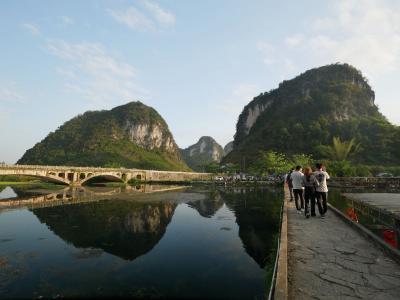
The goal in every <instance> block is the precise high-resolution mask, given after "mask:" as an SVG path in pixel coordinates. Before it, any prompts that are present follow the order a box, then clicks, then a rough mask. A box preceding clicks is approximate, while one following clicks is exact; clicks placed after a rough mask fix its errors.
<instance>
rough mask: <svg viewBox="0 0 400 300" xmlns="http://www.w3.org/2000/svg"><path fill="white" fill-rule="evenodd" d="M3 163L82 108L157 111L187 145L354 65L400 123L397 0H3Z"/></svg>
mask: <svg viewBox="0 0 400 300" xmlns="http://www.w3.org/2000/svg"><path fill="white" fill-rule="evenodd" d="M0 39H1V40H0V70H1V72H0V162H2V161H4V162H6V163H15V162H16V161H17V160H18V159H19V158H20V157H21V156H22V155H23V153H24V152H25V151H26V150H27V149H29V148H31V147H33V146H34V145H35V144H36V143H37V142H40V141H41V140H42V139H43V138H45V137H46V136H47V134H48V133H49V132H51V131H55V130H56V129H57V128H58V127H59V126H61V125H62V124H63V123H64V122H66V121H68V120H69V119H71V118H72V117H74V116H76V115H78V114H82V113H84V112H85V111H87V110H101V109H111V108H113V107H115V106H118V105H122V104H125V103H128V102H130V101H141V102H143V103H145V104H146V105H149V106H152V107H153V108H155V109H156V110H157V111H158V112H159V113H160V114H161V116H162V117H163V118H164V119H165V120H166V121H167V123H168V125H169V128H170V130H171V132H172V134H173V135H174V138H175V141H176V143H177V144H178V146H179V147H181V148H186V147H188V146H189V145H191V144H194V143H195V142H197V140H198V139H199V138H200V137H201V136H204V135H209V136H212V137H214V138H215V140H216V141H217V142H218V143H220V144H221V145H222V146H224V145H225V144H226V143H228V142H229V141H231V140H232V139H233V135H234V134H235V128H236V121H237V119H238V116H239V114H240V112H241V111H242V109H243V107H244V106H245V105H246V104H247V103H249V102H250V101H251V100H252V99H253V97H255V96H257V95H259V94H260V93H263V92H266V91H269V90H271V89H274V88H277V87H278V84H279V82H281V81H282V80H288V79H291V78H293V77H295V76H297V75H298V74H300V73H303V72H304V71H306V70H308V69H311V68H315V67H318V66H322V65H326V64H331V63H336V62H341V63H344V62H346V63H349V64H351V65H353V66H355V67H356V68H357V69H359V70H360V71H361V72H362V73H363V75H364V76H365V77H366V78H367V79H368V81H369V83H370V85H371V86H372V88H373V90H374V91H375V96H376V97H375V98H376V101H375V103H376V104H377V105H378V107H379V109H380V111H381V112H382V113H383V114H384V115H385V116H386V117H387V118H388V120H389V121H390V122H392V123H394V124H397V125H400V113H399V112H400V104H399V103H400V102H399V96H398V95H399V83H400V1H398V0H376V1H375V0H326V1H320V0H302V1H294V0H293V1H269V0H252V1H248V0H201V1H195V0H159V1H156V0H95V1H94V0H85V1H81V0H68V1H67V0H64V1H61V0H60V1H50V0H49V1H45V0H29V1H28V0H19V1H5V0H4V1H0Z"/></svg>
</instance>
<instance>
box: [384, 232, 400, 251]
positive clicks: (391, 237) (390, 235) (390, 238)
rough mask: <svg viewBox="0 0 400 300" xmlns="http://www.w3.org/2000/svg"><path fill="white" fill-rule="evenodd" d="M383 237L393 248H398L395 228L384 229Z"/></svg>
mask: <svg viewBox="0 0 400 300" xmlns="http://www.w3.org/2000/svg"><path fill="white" fill-rule="evenodd" d="M383 239H384V240H385V242H386V243H388V244H389V245H390V246H392V247H393V248H395V249H397V245H398V244H397V241H396V233H395V232H394V231H393V230H389V229H386V230H384V231H383Z"/></svg>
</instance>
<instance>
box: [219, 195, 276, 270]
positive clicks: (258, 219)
mask: <svg viewBox="0 0 400 300" xmlns="http://www.w3.org/2000/svg"><path fill="white" fill-rule="evenodd" d="M248 191H249V190H246V189H243V188H242V189H235V190H226V191H221V194H222V195H223V199H224V201H225V203H226V205H227V206H228V207H229V208H230V209H231V210H232V211H234V213H235V216H236V222H237V224H238V225H239V237H240V239H241V240H242V242H243V246H244V248H245V250H246V252H247V253H248V254H249V255H250V256H251V257H252V258H253V259H254V260H255V261H256V262H257V264H258V265H259V266H260V267H261V268H264V267H265V266H266V265H267V264H270V263H273V260H274V257H275V253H274V251H275V247H274V246H273V245H274V243H275V242H276V238H277V234H278V232H279V226H280V223H279V219H280V211H281V204H282V199H283V196H282V195H281V193H279V192H278V191H271V190H268V189H261V188H259V189H254V190H253V191H252V192H251V193H249V192H248Z"/></svg>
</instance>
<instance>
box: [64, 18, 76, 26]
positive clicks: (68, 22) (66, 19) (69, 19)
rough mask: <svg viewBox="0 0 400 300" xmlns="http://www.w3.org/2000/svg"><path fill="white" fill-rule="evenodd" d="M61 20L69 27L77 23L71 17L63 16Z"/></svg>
mask: <svg viewBox="0 0 400 300" xmlns="http://www.w3.org/2000/svg"><path fill="white" fill-rule="evenodd" d="M61 20H62V21H63V22H64V23H65V24H68V25H72V24H74V23H75V21H74V19H72V18H71V17H68V16H61Z"/></svg>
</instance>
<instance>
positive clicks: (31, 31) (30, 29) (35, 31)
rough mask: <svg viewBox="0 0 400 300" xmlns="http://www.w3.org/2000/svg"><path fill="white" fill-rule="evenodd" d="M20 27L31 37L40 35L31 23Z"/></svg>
mask: <svg viewBox="0 0 400 300" xmlns="http://www.w3.org/2000/svg"><path fill="white" fill-rule="evenodd" d="M21 26H22V28H24V29H25V30H27V31H28V32H29V33H30V34H32V35H40V30H39V28H38V27H37V26H36V25H34V24H32V23H22V24H21Z"/></svg>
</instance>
